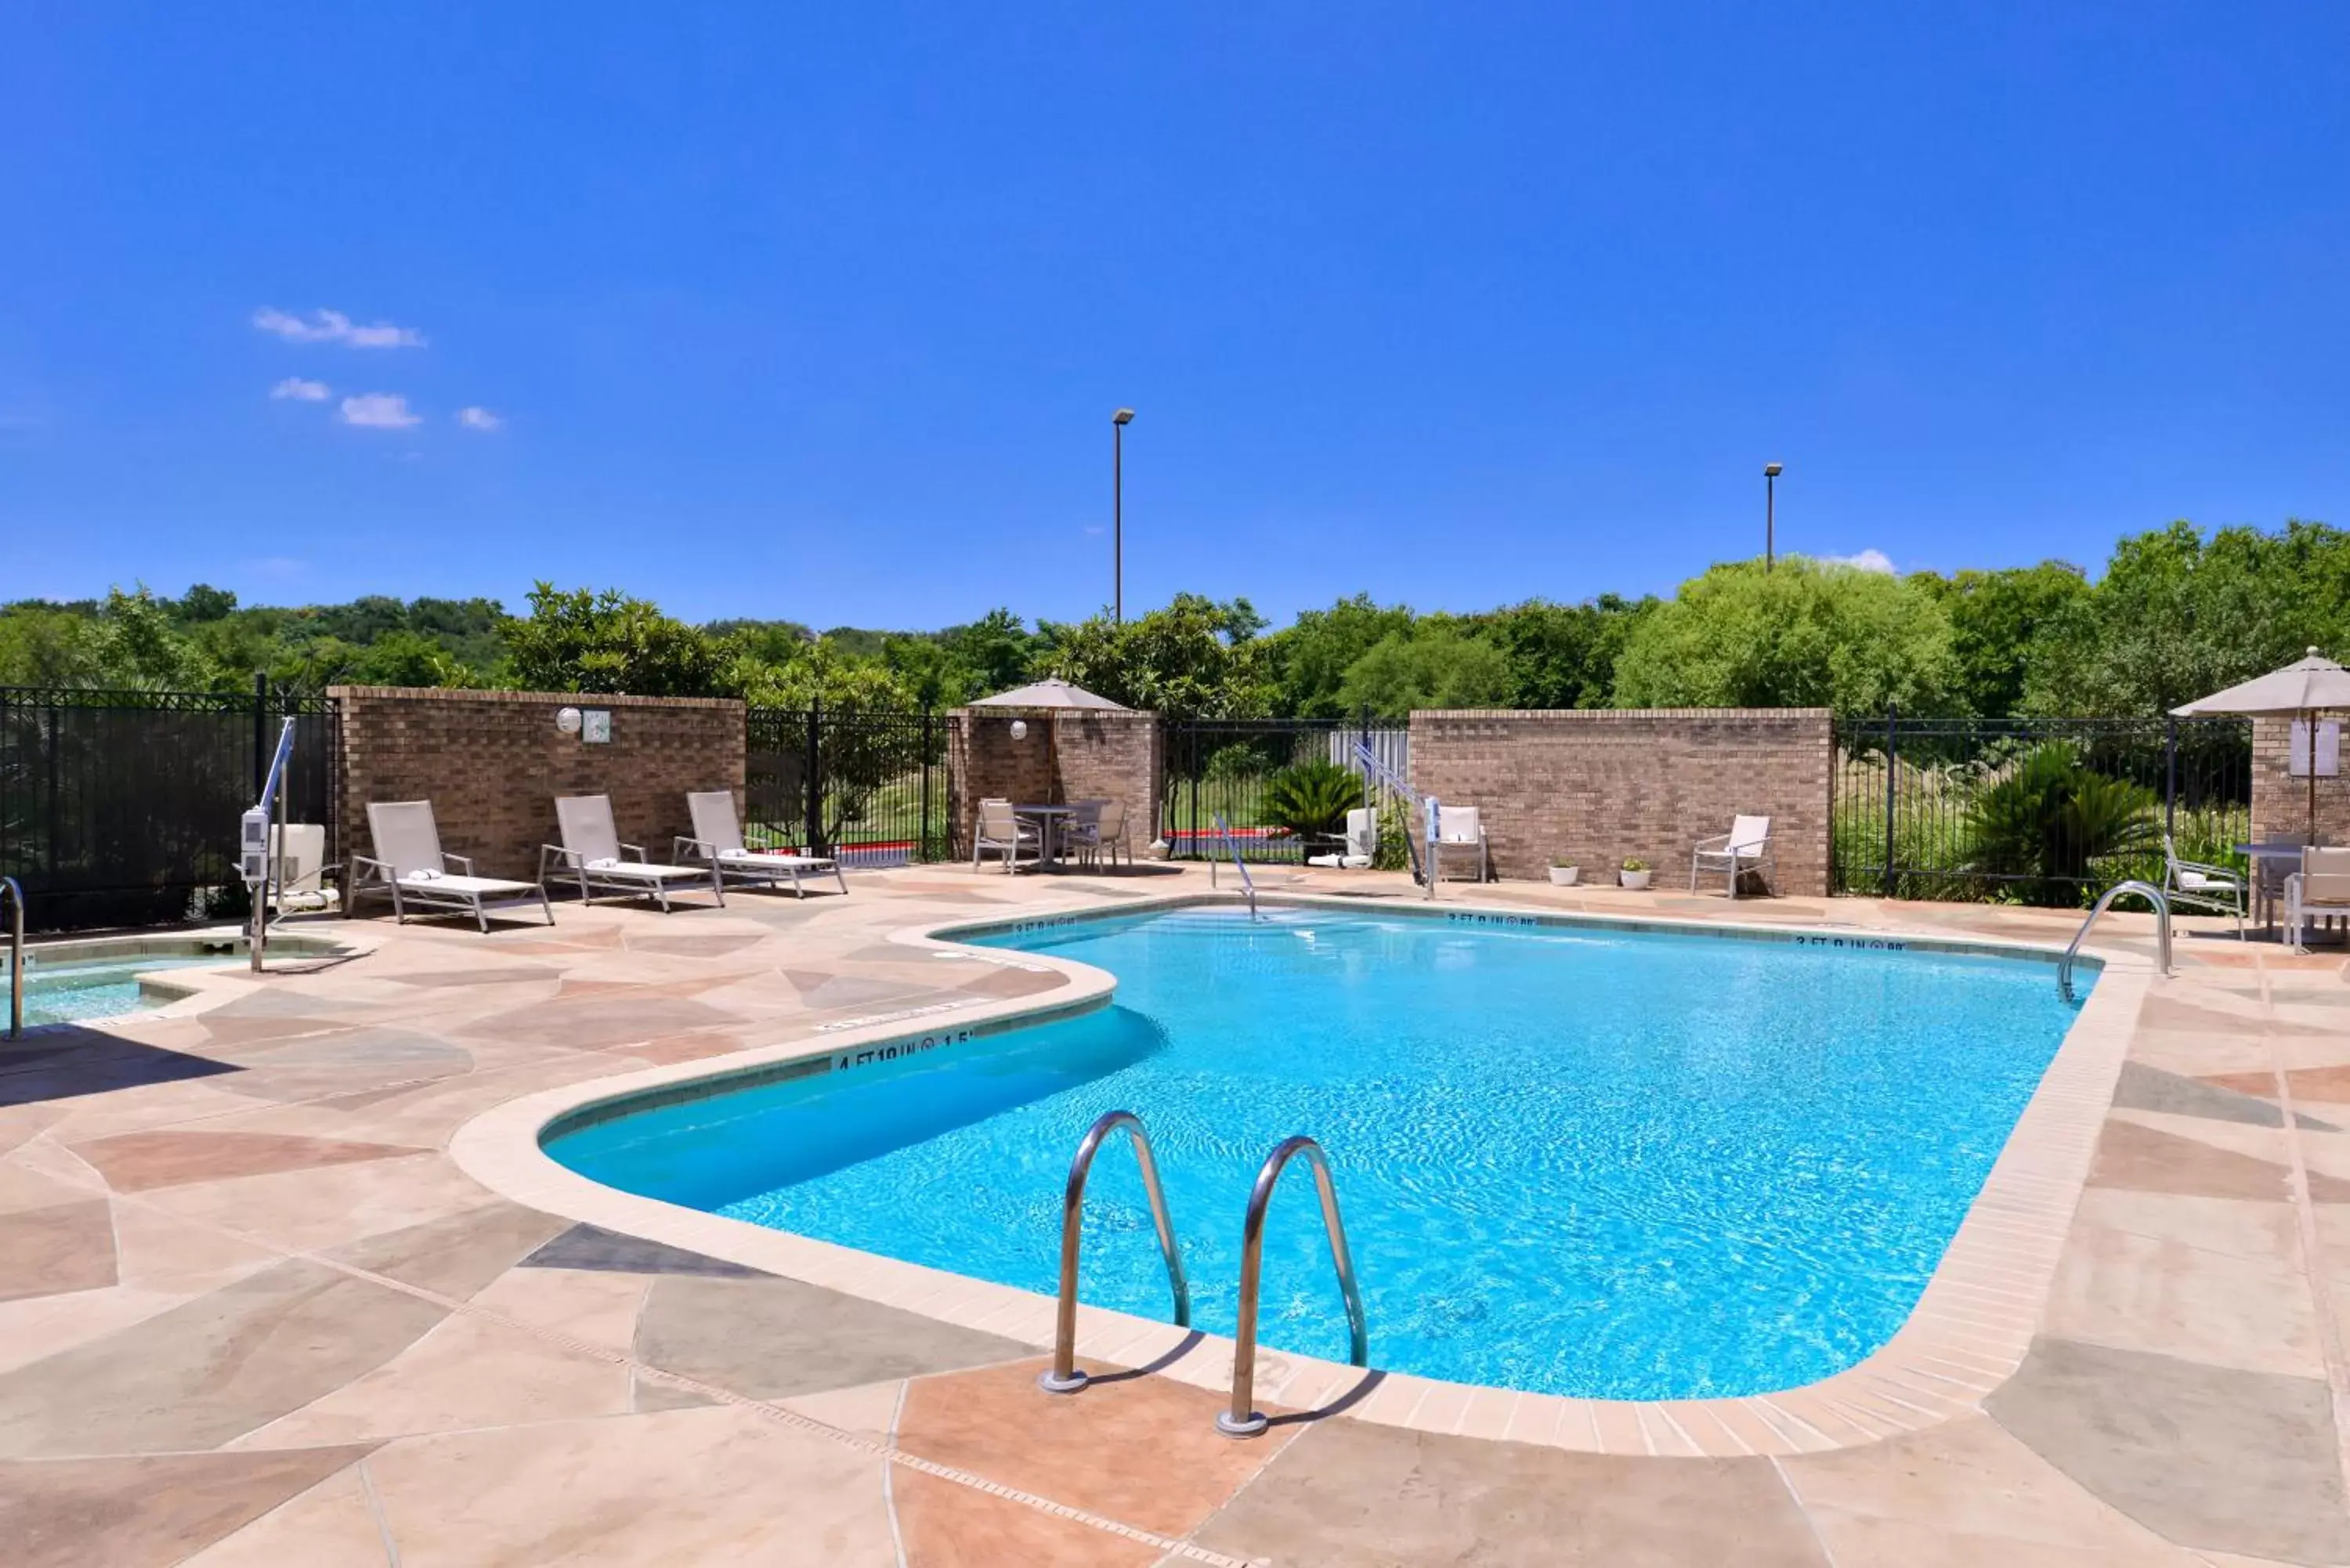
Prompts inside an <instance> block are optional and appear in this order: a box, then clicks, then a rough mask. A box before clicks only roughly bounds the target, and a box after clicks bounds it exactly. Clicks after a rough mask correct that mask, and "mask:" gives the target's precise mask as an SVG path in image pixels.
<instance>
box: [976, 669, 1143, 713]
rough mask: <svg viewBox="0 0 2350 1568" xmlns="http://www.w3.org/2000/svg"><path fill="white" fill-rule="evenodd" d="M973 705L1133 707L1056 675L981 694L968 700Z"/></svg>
mask: <svg viewBox="0 0 2350 1568" xmlns="http://www.w3.org/2000/svg"><path fill="white" fill-rule="evenodd" d="M972 707H974V708H1106V709H1107V710H1109V711H1111V712H1113V713H1131V712H1133V711H1134V710H1133V709H1131V708H1129V707H1128V706H1127V705H1126V704H1125V703H1123V702H1113V701H1110V700H1109V699H1108V698H1107V697H1104V696H1102V695H1100V694H1099V693H1097V692H1093V691H1087V690H1086V689H1085V688H1084V687H1082V686H1072V685H1070V684H1069V683H1068V682H1067V681H1066V680H1062V679H1061V678H1060V677H1059V676H1057V675H1056V676H1055V677H1054V678H1053V679H1051V680H1038V681H1035V682H1033V683H1031V684H1029V685H1026V686H1019V687H1014V689H1013V690H1012V691H999V692H997V693H996V694H995V695H994V696H993V697H983V698H981V699H980V700H979V701H976V702H974V703H972Z"/></svg>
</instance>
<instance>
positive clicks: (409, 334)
mask: <svg viewBox="0 0 2350 1568" xmlns="http://www.w3.org/2000/svg"><path fill="white" fill-rule="evenodd" d="M310 317H311V318H310V319H309V320H307V321H305V320H304V319H303V318H302V317H298V316H289V315H287V314H286V312H285V311H282V310H278V309H276V308H275V307H273V306H262V307H261V308H260V309H259V310H256V311H255V312H254V313H253V324H254V326H255V327H259V328H260V329H261V330H262V331H264V332H274V333H276V335H277V336H278V337H283V338H285V339H286V341H287V342H288V343H347V344H348V345H350V346H351V347H352V348H423V347H424V334H422V333H421V332H419V331H418V330H416V328H415V327H394V326H393V325H392V324H391V323H390V322H389V321H379V322H377V323H376V324H375V325H374V326H372V327H361V326H359V325H358V324H356V323H355V322H353V321H352V320H351V318H350V317H348V316H345V315H344V314H343V313H342V312H341V311H339V310H314V311H312V312H311V313H310Z"/></svg>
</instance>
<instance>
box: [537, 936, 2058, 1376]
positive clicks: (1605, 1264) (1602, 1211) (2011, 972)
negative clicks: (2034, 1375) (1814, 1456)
mask: <svg viewBox="0 0 2350 1568" xmlns="http://www.w3.org/2000/svg"><path fill="white" fill-rule="evenodd" d="M1269 914H1270V919H1268V921H1267V922H1266V923H1264V924H1261V925H1253V926H1252V925H1250V924H1249V923H1248V922H1247V921H1246V919H1245V918H1244V917H1242V916H1240V915H1239V914H1237V913H1236V912H1232V911H1226V910H1222V909H1183V910H1177V911H1173V912H1170V913H1163V914H1159V915H1157V916H1151V917H1144V918H1128V919H1114V920H1098V921H1089V922H1086V923H1082V924H1076V925H1066V926H1059V927H1053V928H1049V929H1044V930H1041V931H1035V932H1029V933H1024V934H1021V935H1017V936H1011V937H1002V938H995V939H991V940H989V941H988V942H987V943H986V945H988V946H992V947H996V948H1013V949H1025V950H1035V951H1049V952H1052V953H1055V954H1056V955H1058V956H1061V957H1065V958H1071V959H1077V960H1081V961H1085V962H1087V963H1091V964H1096V965H1098V966H1100V967H1101V968H1103V969H1106V970H1107V971H1110V972H1112V973H1113V974H1115V975H1116V976H1117V977H1118V993H1117V1004H1116V1005H1115V1006H1113V1007H1110V1008H1107V1009H1103V1010H1101V1011H1098V1012H1094V1013H1091V1014H1088V1015H1086V1016H1083V1017H1079V1018H1076V1019H1071V1020H1065V1021H1062V1022H1058V1023H1049V1024H1044V1025H1040V1026H1036V1027H1034V1028H1029V1029H1024V1030H1018V1031H1014V1032H1010V1033H1004V1034H1001V1035H996V1036H993V1037H987V1038H983V1039H979V1040H973V1041H971V1042H969V1043H966V1044H958V1045H953V1046H951V1047H949V1048H946V1049H941V1050H934V1051H931V1052H928V1053H925V1054H916V1055H911V1056H909V1057H906V1058H903V1059H900V1060H898V1061H894V1062H889V1063H884V1064H878V1065H873V1066H861V1067H857V1068H855V1069H853V1070H850V1071H846V1072H841V1071H835V1072H830V1073H826V1074H823V1075H817V1076H813V1077H807V1078H802V1079H796V1080H793V1081H790V1082H785V1083H780V1084H774V1085H764V1086H761V1087H759V1088H755V1089H751V1090H746V1091H742V1092H738V1093H733V1094H728V1095H724V1096H715V1097H710V1098H705V1099H702V1100H700V1101H696V1102H690V1103H687V1104H683V1105H676V1106H665V1107H662V1108H660V1109H658V1110H652V1111H648V1112H644V1113H641V1114H638V1115H633V1116H627V1117H624V1118H621V1119H619V1120H615V1121H608V1122H605V1123H602V1124H600V1125H597V1126H591V1127H586V1128H584V1129H583V1130H581V1131H579V1132H577V1133H574V1134H570V1135H568V1136H565V1137H559V1138H557V1139H556V1140H555V1141H554V1142H553V1143H551V1144H550V1145H549V1150H548V1152H549V1153H550V1154H552V1155H553V1156H554V1157H555V1158H558V1159H560V1160H562V1161H563V1162H564V1163H566V1164H567V1165H569V1166H571V1167H573V1168H576V1169H577V1170H579V1171H581V1172H583V1173H585V1174H587V1175H588V1176H590V1177H593V1178H596V1179H598V1180H602V1181H605V1182H608V1183H609V1184H611V1185H614V1186H617V1187H620V1188H624V1189H629V1190H632V1191H637V1192H641V1193H645V1194H648V1195H650V1196H653V1197H657V1198H662V1199H669V1200H671V1201H673V1202H678V1203H682V1204H686V1205H690V1206H691V1207H695V1208H700V1209H705V1210H714V1211H716V1212H719V1213H723V1214H728V1215H733V1216H734V1217H736V1218H739V1219H743V1220H752V1221H754V1222H755V1223H758V1224H761V1225H766V1226H771V1227H774V1228H776V1229H779V1230H787V1231H797V1232H800V1233H802V1234H805V1235H810V1236H816V1237H821V1238H823V1239H824V1240H827V1241H837V1242H840V1243H843V1244H845V1245H847V1246H851V1247H858V1248H862V1249H865V1250H867V1251H875V1252H880V1253H885V1254H888V1255H889V1256H892V1257H897V1258H901V1259H905V1260H908V1261H910V1262H918V1263H925V1264H930V1265H932V1266H935V1267H939V1268H943V1269H951V1270H954V1271H957V1272H962V1273H966V1274H973V1275H977V1276H980V1277H983V1278H985V1279H990V1280H994V1281H998V1282H1003V1283H1006V1284H1012V1285H1018V1286H1022V1287H1024V1288H1026V1289H1029V1290H1035V1291H1040V1292H1046V1293H1049V1292H1050V1291H1051V1290H1052V1289H1053V1288H1054V1282H1055V1278H1056V1269H1057V1266H1056V1259H1057V1247H1058V1238H1059V1234H1060V1227H1059V1212H1060V1194H1061V1186H1062V1182H1063V1179H1064V1178H1065V1176H1066V1171H1067V1168H1068V1161H1069V1156H1070V1154H1071V1152H1072V1150H1073V1149H1074V1148H1075V1147H1076V1143H1077V1140H1078V1138H1079V1137H1081V1136H1082V1135H1083V1134H1084V1132H1085V1129H1086V1128H1087V1126H1089V1125H1090V1124H1091V1123H1092V1121H1093V1120H1094V1118H1095V1117H1096V1116H1099V1115H1100V1114H1101V1113H1102V1112H1104V1111H1107V1110H1111V1109H1117V1108H1121V1107H1122V1108H1126V1109H1131V1110H1134V1111H1136V1112H1138V1113H1139V1114H1140V1115H1141V1116H1142V1117H1143V1119H1144V1121H1145V1122H1146V1123H1147V1124H1148V1125H1149V1129H1150V1133H1151V1137H1152V1141H1153V1143H1154V1145H1155V1146H1156V1147H1157V1150H1158V1154H1159V1166H1160V1169H1161V1172H1162V1174H1163V1175H1164V1177H1165V1179H1166V1184H1167V1192H1168V1201H1169V1205H1170V1208H1171V1209H1172V1210H1173V1211H1174V1217H1175V1223H1176V1227H1177V1230H1178V1231H1179V1232H1180V1239H1181V1242H1182V1247H1183V1255H1184V1260H1185V1264H1186V1267H1187V1269H1188V1271H1189V1272H1190V1275H1191V1289H1192V1302H1193V1322H1194V1324H1196V1325H1198V1326H1200V1327H1201V1328H1204V1329H1207V1330H1210V1331H1211V1332H1216V1333H1223V1334H1229V1333H1231V1332H1232V1327H1233V1314H1234V1299H1233V1298H1234V1293H1235V1286H1236V1282H1237V1279H1238V1275H1239V1272H1240V1262H1239V1244H1240V1231H1241V1220H1242V1214H1243V1209H1244V1207H1245V1205H1246V1202H1247V1198H1248V1191H1249V1187H1250V1183H1251V1180H1252V1179H1253V1177H1254V1175H1255V1172H1256V1169H1257V1167H1258V1166H1259V1164H1260V1163H1262V1161H1263V1158H1264V1157H1265V1155H1266V1154H1267V1153H1268V1152H1269V1151H1270V1150H1271V1149H1272V1148H1273V1147H1274V1144H1275V1143H1277V1142H1279V1141H1280V1140H1281V1139H1282V1138H1283V1137H1286V1136H1288V1135H1289V1134H1292V1133H1296V1132H1306V1133H1311V1134H1313V1135H1314V1136H1315V1137H1316V1138H1318V1139H1319V1140H1321V1142H1322V1143H1323V1145H1324V1146H1325V1147H1326V1148H1327V1150H1328V1151H1329V1156H1330V1160H1331V1164H1332V1166H1333V1168H1334V1169H1335V1171H1336V1178H1337V1185H1338V1191H1339V1197H1340V1200H1341V1203H1342V1205H1343V1207H1344V1209H1345V1212H1346V1220H1347V1231H1348V1232H1349V1235H1350V1237H1351V1239H1352V1241H1353V1246H1354V1252H1355V1258H1356V1263H1357V1269H1358V1270H1359V1272H1360V1274H1361V1279H1362V1286H1363V1293H1364V1298H1365V1304H1366V1308H1367V1316H1368V1319H1369V1324H1370V1342H1371V1362H1372V1365H1374V1366H1382V1367H1388V1368H1392V1369H1396V1370H1399V1371H1408V1372H1416V1373H1420V1374H1424V1375H1426V1376H1435V1377H1444V1378H1451V1379H1456V1380H1460V1381H1463V1382H1471V1383H1483V1384H1491V1385H1497V1386H1505V1387H1512V1388H1523V1389H1532V1390H1538V1391H1543V1392H1549V1393H1558V1394H1575V1395H1586V1396H1596V1397H1617V1398H1679V1397H1700V1396H1720V1395H1734V1394H1745V1393H1755V1392H1761V1391H1764V1390H1768V1389H1772V1388H1782V1387H1788V1386H1795V1385H1799V1384H1804V1383H1808V1382H1811V1381H1813V1380H1814V1379H1817V1378H1820V1377H1824V1376H1827V1375H1829V1374H1830V1373H1833V1372H1835V1371H1837V1370H1838V1369H1840V1368H1842V1367H1845V1366H1850V1365H1851V1364H1852V1363H1854V1362H1856V1361H1857V1360H1859V1359H1861V1358H1862V1357H1863V1356H1865V1355H1867V1354H1869V1353H1870V1352H1871V1351H1872V1350H1874V1349H1876V1348H1877V1346H1878V1345H1882V1344H1883V1343H1884V1342H1885V1340H1886V1339H1887V1338H1888V1337H1889V1336H1890V1335H1891V1334H1892V1333H1893V1331H1894V1330H1895V1329H1897V1328H1898V1327H1899V1326H1900V1324H1901V1323H1902V1321H1903V1319H1904V1318H1906V1317H1907V1316H1908V1313H1909V1310H1910V1308H1911V1307H1912V1306H1913V1305H1914V1304H1915V1303H1916V1301H1917V1298H1918V1293H1919V1292H1920V1291H1921V1290H1922V1289H1923V1288H1924V1285H1925V1282H1926V1280H1927V1278H1928V1276H1929V1274H1931V1272H1933V1269H1934V1266H1935V1264H1936V1262H1937V1261H1938V1260H1939V1258H1940V1256H1941V1253H1942V1251H1943V1249H1944V1247H1945V1246H1946V1245H1947V1244H1948V1242H1949V1241H1950V1236H1951V1234H1952V1233H1953V1232H1954V1231H1955V1230H1956V1229H1957V1227H1958V1224H1959V1221H1960V1219H1961V1217H1962V1216H1963V1215H1964V1214H1965V1212H1966V1210H1967V1208H1968V1206H1969V1204H1970V1202H1971V1201H1972V1199H1973V1198H1974V1195H1975V1193H1976V1191H1977V1189H1979V1188H1980V1186H1981V1182H1982V1179H1983V1177H1984V1175H1985V1174H1986V1173H1987V1172H1988V1171H1989V1169H1990V1168H1991V1162H1992V1160H1993V1159H1994V1158H1996V1157H1997V1155H1998V1153H1999V1150H2000V1147H2001V1146H2002V1144H2003V1143H2004V1142H2005V1141H2006V1138H2007V1135H2008V1132H2009V1130H2010V1128H2011V1127H2012V1126H2013V1124H2014V1121H2015V1118H2016V1116H2017V1115H2018V1114H2019V1113H2020V1112H2021V1110H2022V1107H2023V1105H2024V1103H2025V1101H2026V1100H2028V1099H2029V1098H2030V1096H2031V1095H2032V1092H2033V1087H2034V1086H2035V1085H2037V1083H2038V1082H2039V1079H2040V1076H2041V1075H2042V1073H2043V1071H2044V1070H2045V1068H2046V1067H2047V1065H2048V1063H2049V1060H2050V1058H2051V1057H2052V1055H2053V1054H2054V1050H2055V1047H2056V1045H2057V1043H2058V1042H2059V1040H2060V1039H2061V1038H2062V1036H2063V1034H2064V1031H2065V1029H2066V1028H2067V1027H2068V1026H2069V1025H2070V1023H2071V1021H2072V1018H2073V1011H2074V1010H2073V1009H2072V1008H2070V1007H2067V1006H2065V1005H2064V1004H2063V1003H2062V1002H2059V1001H2058V1000H2057V997H2056V992H2055V986H2054V980H2053V977H2052V974H2051V971H2050V969H2049V966H2048V965H2046V964H2044V963H2038V962H2033V961H2022V960H2014V959H2002V958H1987V957H1973V956H1961V955H1944V954H1936V953H1929V952H1905V951H1877V950H1856V948H1854V947H1850V946H1846V947H1817V946H1811V945H1799V944H1796V943H1794V942H1785V941H1757V940H1729V939H1724V938H1719V937H1707V936H1687V937H1684V936H1671V935H1660V934H1651V933H1634V932H1627V931H1615V930H1607V929H1596V928H1595V929H1581V930H1566V929H1558V928H1534V927H1520V926H1505V927H1496V926H1490V925H1489V926H1484V927H1477V926H1470V925H1455V924H1451V923H1447V922H1444V921H1431V920H1428V919H1417V918H1400V917H1385V918H1381V917H1374V916H1370V915H1357V914H1356V913H1353V912H1351V911H1329V910H1324V909H1312V910H1306V909H1283V910H1279V911H1270V912H1269ZM1312 1187H1313V1183H1312V1180H1311V1179H1310V1176H1309V1174H1308V1173H1307V1172H1306V1171H1305V1169H1303V1168H1293V1169H1292V1171H1291V1173H1290V1175H1289V1177H1288V1178H1287V1179H1286V1180H1285V1181H1284V1186H1283V1189H1282V1191H1281V1192H1280V1194H1279V1196H1278V1197H1277V1199H1276V1200H1275V1202H1274V1210H1273V1218H1272V1220H1271V1222H1270V1224H1269V1226H1268V1229H1267V1238H1266V1242H1265V1284H1264V1304H1263V1323H1262V1329H1261V1333H1262V1336H1263V1341H1264V1343H1265V1344H1267V1345H1272V1346H1274V1347H1276V1348H1280V1349H1285V1350H1294V1351H1301V1352H1305V1353H1307V1354H1310V1355H1321V1356H1326V1357H1329V1358H1332V1359H1336V1360H1343V1359H1345V1355H1346V1337H1345V1327H1344V1319H1343V1314H1341V1312H1340V1310H1339V1303H1338V1299H1337V1293H1336V1285H1335V1283H1334V1280H1333V1276H1332V1273H1331V1268H1330V1263H1329V1261H1328V1254H1327V1250H1326V1245H1325V1243H1324V1241H1323V1240H1322V1234H1321V1229H1320V1221H1319V1213H1318V1210H1317V1209H1316V1207H1315V1202H1314V1198H1313V1192H1312ZM1087 1210H1088V1211H1087V1224H1086V1237H1085V1249H1086V1250H1085V1254H1084V1267H1083V1273H1082V1279H1081V1293H1082V1295H1083V1297H1084V1299H1085V1300H1087V1301H1088V1302H1091V1303H1098V1304H1101V1305H1106V1306H1115V1307H1119V1308H1123V1309H1125V1310H1128V1311H1130V1312H1135V1313H1139V1314H1147V1315H1151V1316H1158V1317H1164V1316H1165V1315H1166V1314H1167V1287H1166V1279H1165V1274H1164V1272H1163V1269H1162V1267H1161V1265H1160V1264H1159V1259H1158V1254H1157V1251H1156V1249H1155V1246H1154V1244H1153V1241H1152V1236H1151V1229H1150V1223H1149V1209H1148V1206H1147V1205H1146V1203H1145V1201H1144V1199H1143V1196H1142V1191H1141V1184H1140V1182H1139V1179H1137V1178H1136V1176H1135V1174H1134V1162H1133V1160H1132V1159H1131V1158H1129V1157H1128V1154H1127V1152H1126V1150H1125V1149H1124V1147H1122V1145H1121V1144H1113V1145H1112V1146H1110V1147H1108V1148H1107V1149H1105V1151H1104V1154H1103V1157H1102V1158H1101V1159H1100V1160H1099V1161H1098V1162H1097V1165H1096V1168H1095V1174H1094V1178H1093V1182H1092V1186H1091V1189H1089V1193H1088V1204H1087Z"/></svg>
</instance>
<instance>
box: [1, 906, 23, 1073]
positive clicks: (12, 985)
mask: <svg viewBox="0 0 2350 1568" xmlns="http://www.w3.org/2000/svg"><path fill="white" fill-rule="evenodd" d="M0 901H5V903H6V904H7V906H8V908H9V909H10V910H11V911H12V913H11V914H10V916H9V919H8V1038H9V1039H11V1040H15V1039H17V1038H19V1037H21V1036H22V1035H23V1034H24V1033H25V889H24V888H21V887H19V886H18V885H17V883H16V878H15V877H0Z"/></svg>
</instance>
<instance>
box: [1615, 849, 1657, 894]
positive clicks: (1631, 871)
mask: <svg viewBox="0 0 2350 1568" xmlns="http://www.w3.org/2000/svg"><path fill="white" fill-rule="evenodd" d="M1651 875H1652V873H1651V872H1650V871H1649V870H1648V862H1647V861H1645V860H1643V859H1641V858H1640V857H1638V856H1637V855H1627V856H1626V857H1624V868H1623V870H1621V871H1619V872H1617V874H1616V880H1617V881H1618V882H1620V883H1622V884H1623V885H1624V886H1625V887H1627V888H1631V889H1632V890H1633V891H1634V892H1636V893H1637V892H1638V891H1639V890H1640V889H1641V888H1646V887H1647V886H1648V877H1650V876H1651Z"/></svg>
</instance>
